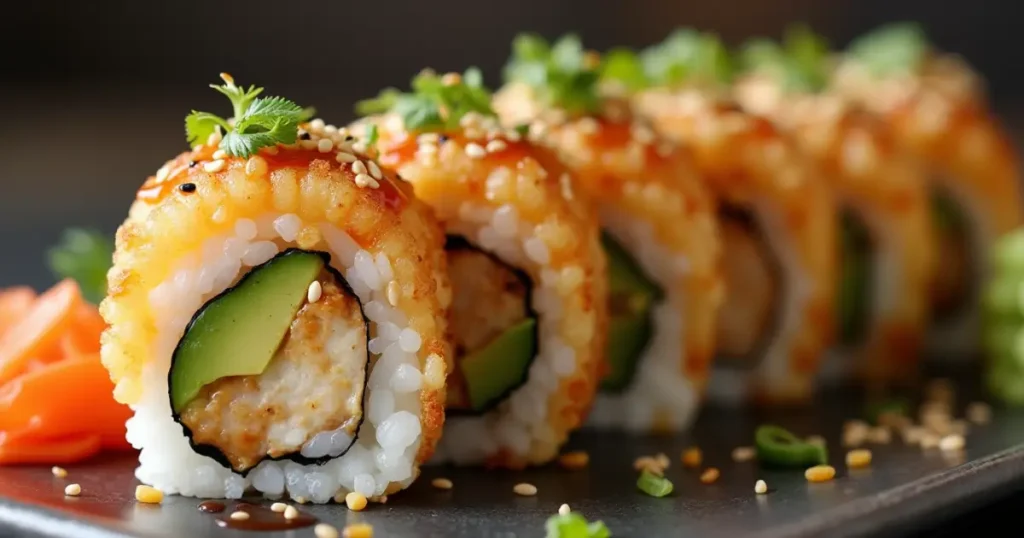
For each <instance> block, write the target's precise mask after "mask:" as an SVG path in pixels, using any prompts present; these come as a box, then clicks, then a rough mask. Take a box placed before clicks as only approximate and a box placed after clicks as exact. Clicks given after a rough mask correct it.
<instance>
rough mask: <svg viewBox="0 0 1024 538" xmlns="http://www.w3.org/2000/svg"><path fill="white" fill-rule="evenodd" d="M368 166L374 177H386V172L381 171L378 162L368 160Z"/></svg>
mask: <svg viewBox="0 0 1024 538" xmlns="http://www.w3.org/2000/svg"><path fill="white" fill-rule="evenodd" d="M366 168H368V169H369V170H370V175H371V176H373V179H383V178H384V174H382V173H381V171H380V167H379V166H377V163H375V162H373V161H366Z"/></svg>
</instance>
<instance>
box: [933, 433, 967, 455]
mask: <svg viewBox="0 0 1024 538" xmlns="http://www.w3.org/2000/svg"><path fill="white" fill-rule="evenodd" d="M964 444H965V442H964V436H963V435H960V434H956V433H954V434H951V435H947V436H945V437H943V438H942V439H941V440H939V450H942V451H945V452H950V451H954V450H960V449H962V448H963V447H964Z"/></svg>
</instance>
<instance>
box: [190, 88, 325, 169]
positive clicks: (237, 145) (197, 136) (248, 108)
mask: <svg viewBox="0 0 1024 538" xmlns="http://www.w3.org/2000/svg"><path fill="white" fill-rule="evenodd" d="M220 77H221V79H223V80H224V84H223V85H221V86H218V85H215V84H211V85H210V87H211V88H213V89H215V90H217V91H218V92H220V93H222V94H224V95H225V96H226V97H227V98H228V99H229V100H230V101H231V106H232V107H233V114H234V115H233V116H232V118H231V119H224V118H222V117H220V116H217V115H215V114H211V113H209V112H198V111H195V110H193V111H192V113H191V114H189V115H188V116H186V117H185V133H186V137H187V138H188V143H189V144H190V145H191V146H193V147H195V146H198V145H201V144H204V143H205V142H206V141H207V139H209V137H210V135H212V134H213V133H215V132H217V131H218V130H223V131H224V137H223V138H222V139H221V141H220V148H221V149H223V150H224V151H226V152H228V154H230V155H233V156H235V157H243V158H244V157H248V156H250V155H253V154H255V153H256V152H257V151H259V150H260V148H265V147H270V146H274V145H277V144H294V143H295V140H296V139H297V138H298V135H299V124H300V123H302V122H304V121H306V120H308V119H310V118H311V117H312V116H313V110H312V109H304V108H302V107H300V106H299V105H297V104H295V103H293V102H292V101H289V100H288V99H285V98H283V97H259V95H260V94H261V93H263V88H257V87H256V86H249V87H248V88H245V87H243V86H236V85H235V80H234V79H233V78H232V77H231V75H228V74H227V73H221V75H220Z"/></svg>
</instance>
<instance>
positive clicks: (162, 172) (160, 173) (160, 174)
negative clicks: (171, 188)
mask: <svg viewBox="0 0 1024 538" xmlns="http://www.w3.org/2000/svg"><path fill="white" fill-rule="evenodd" d="M170 173H171V169H170V168H167V166H166V165H165V166H161V167H160V169H159V170H157V171H156V180H157V181H163V180H165V179H167V176H168V175H170Z"/></svg>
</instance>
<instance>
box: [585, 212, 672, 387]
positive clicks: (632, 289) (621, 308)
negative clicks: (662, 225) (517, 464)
mask: <svg viewBox="0 0 1024 538" xmlns="http://www.w3.org/2000/svg"><path fill="white" fill-rule="evenodd" d="M601 244H602V245H603V247H604V251H605V254H606V255H607V259H608V291H609V296H610V297H609V300H610V304H609V306H610V312H609V314H610V319H609V324H608V343H607V347H606V357H607V361H608V366H609V372H608V374H607V375H606V376H605V377H604V379H602V380H601V390H603V391H606V392H619V391H622V390H625V389H626V387H628V386H629V385H630V383H632V381H633V376H634V375H635V374H636V363H637V359H638V358H639V357H640V354H641V353H643V351H644V349H645V348H646V347H647V344H648V343H649V342H650V339H651V336H652V335H653V333H654V323H653V321H652V319H651V308H653V306H654V305H655V304H656V303H657V302H658V301H660V300H661V299H662V298H663V297H664V293H663V292H662V290H661V288H659V287H658V286H657V285H656V284H655V283H654V282H652V281H651V280H650V279H649V278H648V277H647V276H646V275H645V274H644V272H643V270H642V269H641V268H640V266H639V264H637V262H636V260H634V259H633V258H632V256H630V255H629V253H628V252H627V251H626V249H624V248H622V245H620V244H619V243H618V242H617V241H615V239H614V238H612V236H611V235H610V234H608V233H607V232H602V233H601Z"/></svg>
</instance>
